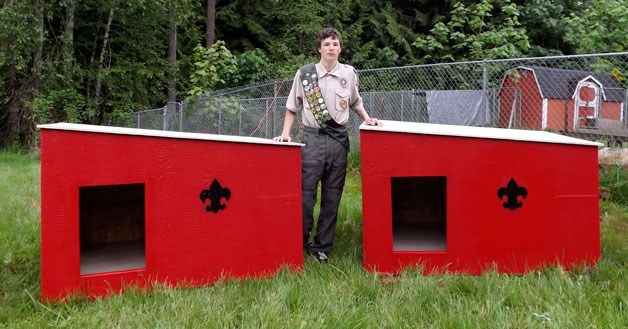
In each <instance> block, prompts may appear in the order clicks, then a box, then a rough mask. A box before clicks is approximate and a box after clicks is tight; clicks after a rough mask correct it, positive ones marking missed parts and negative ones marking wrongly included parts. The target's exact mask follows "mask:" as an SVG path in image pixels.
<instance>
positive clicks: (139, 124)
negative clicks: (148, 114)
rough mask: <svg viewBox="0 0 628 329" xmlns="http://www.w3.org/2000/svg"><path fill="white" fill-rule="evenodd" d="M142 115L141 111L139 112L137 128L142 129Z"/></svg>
mask: <svg viewBox="0 0 628 329" xmlns="http://www.w3.org/2000/svg"><path fill="white" fill-rule="evenodd" d="M141 118H142V117H141V116H140V112H137V129H140V128H141V127H142V124H141V123H140V119H141Z"/></svg>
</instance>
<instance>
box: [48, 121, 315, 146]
mask: <svg viewBox="0 0 628 329" xmlns="http://www.w3.org/2000/svg"><path fill="white" fill-rule="evenodd" d="M37 128H39V129H53V130H68V131H80V132H88V133H101V134H114V135H131V136H149V137H166V138H179V139H195V140H207V141H219V142H233V143H252V144H268V145H279V146H304V145H305V144H301V143H292V142H290V143H287V142H275V141H273V140H271V139H264V138H259V137H244V136H230V135H213V134H201V133H189V132H179V131H167V130H153V129H137V128H122V127H110V126H96V125H85V124H76V123H53V124H45V125H38V126H37Z"/></svg>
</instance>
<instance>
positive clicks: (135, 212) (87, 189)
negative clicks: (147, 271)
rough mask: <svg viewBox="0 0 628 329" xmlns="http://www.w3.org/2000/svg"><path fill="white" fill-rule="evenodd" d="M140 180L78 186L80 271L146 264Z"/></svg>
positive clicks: (140, 266) (100, 271)
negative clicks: (121, 183) (133, 182)
mask: <svg viewBox="0 0 628 329" xmlns="http://www.w3.org/2000/svg"><path fill="white" fill-rule="evenodd" d="M144 226H145V225H144V184H124V185H104V186H83V187H79V230H80V248H81V275H86V274H95V273H105V272H114V271H123V270H131V269H141V268H145V267H146V257H145V229H144Z"/></svg>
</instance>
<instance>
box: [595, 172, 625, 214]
mask: <svg viewBox="0 0 628 329" xmlns="http://www.w3.org/2000/svg"><path fill="white" fill-rule="evenodd" d="M600 191H601V194H602V195H603V197H604V198H605V199H607V200H608V201H611V202H615V203H618V204H621V205H624V206H626V207H628V168H624V167H623V166H622V165H620V164H619V165H610V164H606V165H602V166H601V167H600Z"/></svg>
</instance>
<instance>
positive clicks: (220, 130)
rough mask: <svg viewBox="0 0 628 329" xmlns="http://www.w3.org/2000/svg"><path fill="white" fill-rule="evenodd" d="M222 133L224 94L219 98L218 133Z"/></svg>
mask: <svg viewBox="0 0 628 329" xmlns="http://www.w3.org/2000/svg"><path fill="white" fill-rule="evenodd" d="M221 134H222V95H220V98H219V99H218V135H221Z"/></svg>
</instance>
